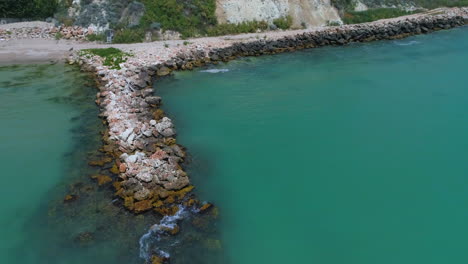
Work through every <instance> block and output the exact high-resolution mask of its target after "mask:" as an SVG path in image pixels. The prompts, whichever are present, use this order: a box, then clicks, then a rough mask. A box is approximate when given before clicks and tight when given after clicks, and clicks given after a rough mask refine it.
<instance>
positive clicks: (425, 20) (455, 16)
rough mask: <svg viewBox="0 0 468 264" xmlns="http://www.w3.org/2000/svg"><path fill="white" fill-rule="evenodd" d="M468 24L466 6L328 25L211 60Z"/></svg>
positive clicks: (238, 46)
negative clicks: (370, 21) (375, 20)
mask: <svg viewBox="0 0 468 264" xmlns="http://www.w3.org/2000/svg"><path fill="white" fill-rule="evenodd" d="M467 23H468V8H454V9H447V10H445V11H444V12H443V14H439V15H433V14H427V15H416V16H412V17H407V18H396V19H389V20H382V21H377V22H373V23H365V24H356V25H345V26H340V27H328V28H325V29H322V30H318V31H310V32H304V33H302V34H297V35H294V36H286V37H282V38H278V39H265V40H258V41H251V42H238V43H234V44H233V45H231V46H228V47H223V48H218V49H213V50H212V51H210V52H209V60H210V61H229V60H232V59H235V58H237V57H242V56H259V55H265V54H276V53H281V52H287V51H294V50H300V49H305V48H315V47H321V46H329V45H336V46H339V45H346V44H349V43H352V42H369V41H375V40H389V39H401V38H405V37H408V36H412V35H418V34H426V33H431V32H433V31H437V30H443V29H450V28H455V27H460V26H463V25H465V24H467Z"/></svg>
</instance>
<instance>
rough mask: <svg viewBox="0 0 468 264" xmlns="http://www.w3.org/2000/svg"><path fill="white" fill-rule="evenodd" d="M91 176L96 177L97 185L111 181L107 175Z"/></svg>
mask: <svg viewBox="0 0 468 264" xmlns="http://www.w3.org/2000/svg"><path fill="white" fill-rule="evenodd" d="M91 178H93V179H96V180H97V182H98V185H99V186H102V185H104V184H106V183H109V182H112V178H111V177H109V176H107V175H102V174H96V175H92V176H91Z"/></svg>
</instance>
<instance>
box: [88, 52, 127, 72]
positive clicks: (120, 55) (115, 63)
mask: <svg viewBox="0 0 468 264" xmlns="http://www.w3.org/2000/svg"><path fill="white" fill-rule="evenodd" d="M80 55H81V56H94V55H96V56H99V57H101V58H103V59H104V63H103V65H105V66H109V67H110V68H111V69H120V65H119V64H120V63H123V62H126V61H127V57H129V56H132V55H131V54H130V53H126V52H123V51H121V50H119V49H116V48H105V49H85V50H81V51H80Z"/></svg>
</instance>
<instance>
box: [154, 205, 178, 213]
mask: <svg viewBox="0 0 468 264" xmlns="http://www.w3.org/2000/svg"><path fill="white" fill-rule="evenodd" d="M154 210H155V211H156V212H158V213H159V214H161V215H175V214H176V213H177V211H179V207H178V206H172V207H158V208H155V209H154Z"/></svg>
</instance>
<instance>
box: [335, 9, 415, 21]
mask: <svg viewBox="0 0 468 264" xmlns="http://www.w3.org/2000/svg"><path fill="white" fill-rule="evenodd" d="M414 13H415V12H409V11H405V10H401V9H398V8H376V9H369V10H367V11H359V12H356V11H347V12H345V14H344V16H343V22H344V23H345V24H359V23H366V22H371V21H375V20H379V19H385V18H392V17H399V16H406V15H410V14H414Z"/></svg>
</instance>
